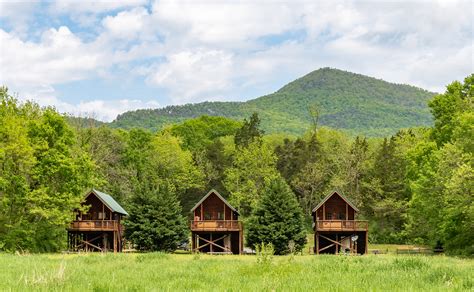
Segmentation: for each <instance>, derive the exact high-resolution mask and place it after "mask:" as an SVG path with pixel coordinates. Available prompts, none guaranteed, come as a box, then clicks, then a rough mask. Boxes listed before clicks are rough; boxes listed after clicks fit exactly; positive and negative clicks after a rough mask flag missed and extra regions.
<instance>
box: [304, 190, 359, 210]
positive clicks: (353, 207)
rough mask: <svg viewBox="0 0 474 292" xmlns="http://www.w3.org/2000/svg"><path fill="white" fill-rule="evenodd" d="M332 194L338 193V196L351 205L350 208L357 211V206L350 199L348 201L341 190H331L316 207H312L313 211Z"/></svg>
mask: <svg viewBox="0 0 474 292" xmlns="http://www.w3.org/2000/svg"><path fill="white" fill-rule="evenodd" d="M334 194H337V195H338V196H339V197H341V198H342V199H343V200H344V201H345V202H346V203H347V204H348V205H349V206H351V207H352V209H354V210H355V211H356V212H359V209H357V207H356V206H355V205H354V204H353V203H352V202H351V201H349V199H348V198H346V197H345V196H344V195H343V194H342V193H341V192H338V191H333V192H331V193H329V195H327V196H326V197H325V198H324V199H323V200H322V201H321V202H320V203H319V204H318V205H317V206H316V207H314V209H313V213H314V212H316V210H318V209H319V208H320V207H321V206H322V205H323V204H324V203H326V201H327V200H329V198H331V197H332V196H334Z"/></svg>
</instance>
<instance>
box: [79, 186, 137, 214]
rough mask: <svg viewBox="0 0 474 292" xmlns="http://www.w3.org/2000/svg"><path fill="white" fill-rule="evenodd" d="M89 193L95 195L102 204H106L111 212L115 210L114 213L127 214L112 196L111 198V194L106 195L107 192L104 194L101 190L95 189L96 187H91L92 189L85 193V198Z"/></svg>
mask: <svg viewBox="0 0 474 292" xmlns="http://www.w3.org/2000/svg"><path fill="white" fill-rule="evenodd" d="M90 194H94V195H96V197H97V198H99V200H101V201H102V203H104V205H106V206H107V207H108V208H109V209H110V210H111V211H112V212H116V213H119V214H122V215H125V216H128V213H127V211H125V210H124V209H123V208H122V206H120V205H119V203H117V201H115V200H114V198H112V196H110V195H108V194H106V193H103V192H99V191H98V190H96V189H92V191H90V192H89V193H87V195H86V198H87V197H88V196H89V195H90Z"/></svg>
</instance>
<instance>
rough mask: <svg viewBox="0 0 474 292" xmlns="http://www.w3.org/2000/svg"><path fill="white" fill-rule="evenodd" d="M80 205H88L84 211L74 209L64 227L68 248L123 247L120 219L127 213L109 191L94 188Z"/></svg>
mask: <svg viewBox="0 0 474 292" xmlns="http://www.w3.org/2000/svg"><path fill="white" fill-rule="evenodd" d="M82 206H87V207H86V208H87V211H85V212H82V211H79V210H77V211H75V215H76V219H75V220H74V221H73V222H72V223H71V225H70V226H69V228H68V229H67V231H68V250H70V251H101V252H106V251H114V252H120V251H122V247H123V226H122V224H121V223H120V221H121V220H122V217H123V216H128V213H127V212H126V211H125V210H124V209H123V208H122V207H121V206H120V205H119V204H118V203H117V202H116V201H115V200H114V198H112V197H111V196H110V195H108V194H105V193H102V192H99V191H97V190H94V189H93V190H92V191H90V192H88V193H87V195H86V196H85V199H84V201H83V202H82Z"/></svg>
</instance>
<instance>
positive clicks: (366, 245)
mask: <svg viewBox="0 0 474 292" xmlns="http://www.w3.org/2000/svg"><path fill="white" fill-rule="evenodd" d="M368 248H369V236H368V232H367V231H366V232H365V254H367V253H368Z"/></svg>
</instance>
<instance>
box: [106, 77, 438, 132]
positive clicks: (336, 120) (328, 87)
mask: <svg viewBox="0 0 474 292" xmlns="http://www.w3.org/2000/svg"><path fill="white" fill-rule="evenodd" d="M432 96H433V93H430V92H428V91H425V90H422V89H419V88H416V87H413V86H408V85H401V84H393V83H388V82H385V81H383V80H379V79H375V78H371V77H367V76H363V75H360V74H354V73H350V72H345V71H341V70H336V69H330V68H323V69H319V70H316V71H313V72H311V73H309V74H307V75H305V76H304V77H302V78H299V79H297V80H295V81H293V82H291V83H289V84H287V85H286V86H284V87H283V88H281V89H280V90H278V91H277V92H275V93H272V94H269V95H266V96H262V97H259V98H256V99H253V100H249V101H247V102H203V103H198V104H187V105H182V106H168V107H165V108H162V109H156V110H137V111H131V112H127V113H124V114H121V115H119V116H118V117H117V119H116V120H115V121H114V122H113V123H112V126H114V127H119V128H125V129H129V128H132V127H143V128H148V129H152V130H160V129H161V128H162V127H163V126H164V125H167V124H172V123H177V122H181V121H184V120H186V119H191V118H196V117H199V116H201V115H213V116H223V117H228V118H231V119H236V120H242V119H243V118H245V117H248V116H250V115H251V114H252V113H253V112H257V113H258V114H259V115H260V117H261V119H262V129H263V130H265V132H267V133H287V134H296V135H301V134H303V133H304V132H305V131H306V130H307V129H308V127H309V125H310V123H311V116H310V112H309V108H310V106H311V105H314V104H317V105H318V107H319V108H320V119H319V123H320V124H321V125H324V126H329V127H332V128H336V129H340V130H343V131H345V132H349V133H351V134H359V135H367V136H377V137H383V136H386V135H390V134H394V133H395V132H396V131H397V130H398V129H400V128H408V127H414V126H427V125H431V123H432V119H431V116H430V114H429V110H428V107H427V101H428V100H429V99H430V98H431V97H432Z"/></svg>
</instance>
